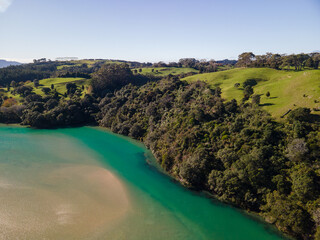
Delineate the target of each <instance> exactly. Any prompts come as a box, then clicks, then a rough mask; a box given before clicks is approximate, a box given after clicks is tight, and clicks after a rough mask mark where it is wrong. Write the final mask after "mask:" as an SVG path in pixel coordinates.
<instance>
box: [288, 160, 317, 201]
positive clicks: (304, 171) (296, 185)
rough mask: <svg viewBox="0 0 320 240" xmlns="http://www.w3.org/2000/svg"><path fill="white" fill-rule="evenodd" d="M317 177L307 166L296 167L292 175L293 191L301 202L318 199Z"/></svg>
mask: <svg viewBox="0 0 320 240" xmlns="http://www.w3.org/2000/svg"><path fill="white" fill-rule="evenodd" d="M316 177H317V175H316V174H315V172H314V171H313V170H312V169H311V168H310V167H308V166H306V164H299V165H297V166H295V167H294V171H293V172H292V173H291V179H292V190H293V192H294V193H295V194H296V195H297V197H298V199H299V200H301V201H304V202H306V201H308V200H312V199H316V198H317V196H318V195H319V191H318V189H319V186H317V184H316V183H317V181H316Z"/></svg>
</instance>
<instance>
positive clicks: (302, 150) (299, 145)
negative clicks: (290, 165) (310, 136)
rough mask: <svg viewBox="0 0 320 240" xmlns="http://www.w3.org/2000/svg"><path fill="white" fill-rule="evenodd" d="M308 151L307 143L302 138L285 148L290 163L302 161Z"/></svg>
mask: <svg viewBox="0 0 320 240" xmlns="http://www.w3.org/2000/svg"><path fill="white" fill-rule="evenodd" d="M308 151H309V149H308V147H307V143H306V142H305V141H304V139H303V138H297V139H294V140H293V141H292V142H291V143H290V144H289V145H288V148H287V155H286V156H287V157H288V158H289V159H290V160H291V161H295V162H298V161H303V160H304V156H305V155H306V154H307V153H308Z"/></svg>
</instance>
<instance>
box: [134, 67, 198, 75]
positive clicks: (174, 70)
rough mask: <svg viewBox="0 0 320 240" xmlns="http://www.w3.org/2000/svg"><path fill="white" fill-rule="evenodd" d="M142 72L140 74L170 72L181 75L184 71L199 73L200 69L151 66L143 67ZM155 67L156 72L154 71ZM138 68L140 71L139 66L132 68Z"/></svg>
mask: <svg viewBox="0 0 320 240" xmlns="http://www.w3.org/2000/svg"><path fill="white" fill-rule="evenodd" d="M141 69H142V72H141V73H140V74H153V75H155V76H159V77H164V76H168V75H169V74H172V75H179V74H183V73H190V72H192V73H199V71H198V70H196V69H194V68H176V67H154V68H153V67H150V68H141ZM152 69H154V72H152ZM132 70H133V71H134V70H137V71H138V72H139V68H135V69H132Z"/></svg>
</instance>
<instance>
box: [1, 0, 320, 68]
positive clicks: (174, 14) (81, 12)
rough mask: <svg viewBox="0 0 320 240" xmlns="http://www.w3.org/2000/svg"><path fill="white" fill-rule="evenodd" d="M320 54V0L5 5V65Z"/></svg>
mask: <svg viewBox="0 0 320 240" xmlns="http://www.w3.org/2000/svg"><path fill="white" fill-rule="evenodd" d="M319 50H320V0H219V1H218V0H157V1H156V0H112V1H111V0H0V59H7V60H17V61H21V62H28V61H31V60H32V59H38V58H42V57H45V58H48V59H52V60H54V59H55V58H57V57H78V58H80V59H82V58H104V59H121V60H131V61H141V62H158V61H165V62H169V61H177V60H179V59H180V58H184V57H194V58H197V59H207V60H209V59H215V60H221V59H226V58H228V59H237V58H238V55H239V54H241V53H242V52H247V51H250V52H253V53H254V54H265V53H266V52H273V53H283V54H291V53H301V52H305V53H308V52H313V51H319Z"/></svg>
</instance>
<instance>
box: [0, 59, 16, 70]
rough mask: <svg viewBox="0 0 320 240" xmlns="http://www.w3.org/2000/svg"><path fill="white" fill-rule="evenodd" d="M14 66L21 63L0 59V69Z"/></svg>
mask: <svg viewBox="0 0 320 240" xmlns="http://www.w3.org/2000/svg"><path fill="white" fill-rule="evenodd" d="M16 65H21V63H19V62H13V61H6V60H1V59H0V68H4V67H9V66H16Z"/></svg>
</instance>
